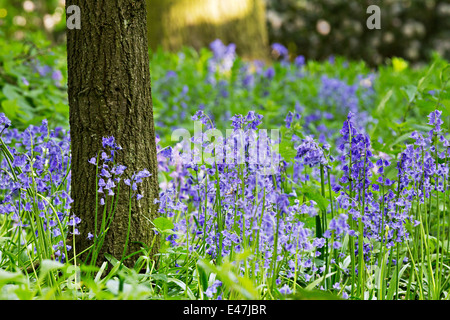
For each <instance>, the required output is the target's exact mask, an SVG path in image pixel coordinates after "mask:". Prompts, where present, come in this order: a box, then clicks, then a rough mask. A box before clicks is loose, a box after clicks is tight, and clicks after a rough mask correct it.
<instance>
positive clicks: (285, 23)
mask: <svg viewBox="0 0 450 320" xmlns="http://www.w3.org/2000/svg"><path fill="white" fill-rule="evenodd" d="M64 2H65V0H25V1H24V0H0V28H1V30H2V34H3V36H4V37H14V38H16V39H19V40H20V39H25V38H26V35H27V33H29V32H30V31H38V32H42V33H43V34H45V36H46V38H47V39H49V40H51V41H52V42H62V41H64V32H65V14H64ZM235 2H236V3H235ZM206 3H207V4H208V5H206ZM216 3H217V4H216ZM220 3H221V2H220V1H218V0H147V4H148V7H149V8H152V10H149V12H151V13H152V14H151V15H150V14H149V29H150V32H149V34H150V40H151V42H152V44H151V47H152V48H153V49H155V48H156V47H157V46H162V47H163V48H167V49H173V50H179V49H180V47H181V44H180V43H179V42H180V40H181V41H182V45H188V46H192V47H194V48H196V49H199V48H201V47H206V46H207V45H208V44H209V43H210V42H212V41H213V40H214V39H215V38H220V39H222V41H223V42H224V43H226V44H228V43H232V42H233V43H238V44H240V45H237V52H238V54H239V55H241V56H243V55H245V53H246V52H245V51H249V50H252V46H251V45H250V44H249V45H248V46H247V45H245V44H244V42H243V41H241V40H242V39H246V41H247V42H249V43H251V42H256V41H255V37H257V39H260V40H261V39H262V40H261V41H258V42H265V43H267V40H266V38H267V33H268V40H269V41H268V43H275V42H277V43H281V44H283V45H284V46H286V47H288V49H289V52H290V53H291V55H293V56H292V58H295V57H296V56H297V55H303V56H304V57H305V58H306V59H314V60H323V59H327V58H328V57H329V56H331V55H341V56H344V57H347V58H349V59H353V60H356V59H363V60H364V61H366V62H367V63H368V64H369V65H372V66H375V65H377V64H381V63H383V62H385V58H391V57H394V56H395V57H402V58H404V59H406V60H408V61H410V62H413V63H421V62H427V61H429V60H430V59H431V56H432V53H433V51H436V52H438V53H439V55H441V56H442V57H443V58H445V59H447V60H449V59H450V1H449V0H383V1H379V0H351V1H349V0H240V1H237V0H227V2H226V3H227V5H226V6H224V5H223V3H222V4H220ZM262 3H263V4H265V7H266V8H265V13H264V9H261V8H260V7H261V4H262ZM372 4H375V5H378V6H379V7H380V9H381V30H369V29H368V28H367V27H366V20H367V18H368V17H369V16H370V14H368V13H366V10H367V7H368V6H370V5H372ZM246 7H249V8H253V9H252V10H248V11H249V15H247V16H246V17H244V18H245V19H247V20H252V23H253V24H258V23H259V20H260V19H257V18H256V17H255V16H257V15H260V14H264V15H265V17H266V29H267V30H262V31H259V32H257V31H255V30H250V31H249V30H248V29H249V28H250V27H248V28H247V27H246V26H245V24H239V23H240V22H239V21H237V20H236V21H234V20H233V21H232V23H223V26H222V27H221V28H219V27H217V26H216V27H215V28H212V27H211V23H210V22H211V21H212V20H214V19H215V20H218V19H219V18H220V19H221V20H224V19H225V18H227V17H228V16H231V15H232V13H233V12H234V11H236V10H234V9H238V8H241V9H242V8H246ZM180 8H181V9H183V8H184V9H183V10H184V12H183V10H180ZM195 8H197V9H198V8H201V10H200V9H198V10H197V9H195ZM233 8H234V9H233ZM256 8H258V9H256ZM174 13H176V14H177V15H178V16H177V17H176V16H174ZM189 16H190V18H189ZM194 17H196V18H194ZM208 17H209V18H208ZM221 17H222V18H223V19H222V18H221ZM197 18H198V19H197ZM195 19H197V20H201V21H194V20H195ZM220 19H219V20H220ZM245 19H241V20H245ZM206 20H208V25H205V23H204V22H205V21H206ZM166 22H167V23H166ZM167 25H171V26H172V27H170V28H169V27H167ZM197 25H198V26H200V27H199V28H195V27H193V26H197ZM236 25H237V26H238V28H240V29H242V30H240V31H239V30H236V29H237V28H236ZM247 25H248V26H250V25H252V24H247ZM183 28H184V29H189V30H190V31H189V32H185V33H182V32H181V31H180V30H182V29H183ZM224 29H228V30H225V31H224ZM230 29H231V31H230ZM193 30H194V31H195V32H194V31H193ZM201 32H203V33H204V34H203V35H202V34H199V33H201ZM249 33H251V35H252V36H251V37H247V38H246V37H245V35H247V34H249ZM162 35H164V36H165V39H163V37H162ZM170 35H172V38H171V37H170ZM192 35H195V39H194V37H193V36H192ZM249 39H252V40H253V41H252V40H249ZM246 47H248V50H243V49H242V48H246ZM258 50H260V47H259V48H258ZM256 56H260V55H259V54H256Z"/></svg>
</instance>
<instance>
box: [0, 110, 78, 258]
mask: <svg viewBox="0 0 450 320" xmlns="http://www.w3.org/2000/svg"><path fill="white" fill-rule="evenodd" d="M10 123H11V122H10V121H9V120H8V119H7V118H6V117H5V115H4V114H0V128H1V129H0V132H1V136H0V149H1V152H0V153H1V162H0V168H1V171H0V214H1V215H2V221H3V229H2V230H8V232H7V235H8V236H10V237H11V243H12V246H13V251H15V252H21V250H23V248H22V245H24V244H29V246H28V247H27V252H26V254H27V256H28V259H30V261H31V259H32V255H33V254H35V253H36V254H37V255H38V256H39V257H40V258H41V259H43V258H47V259H50V258H54V259H57V260H60V261H64V260H65V258H66V254H67V251H70V249H71V247H70V246H69V245H65V238H66V236H67V234H68V233H69V232H70V233H74V234H77V233H78V230H77V228H76V226H77V225H78V224H79V223H80V220H79V218H78V217H75V216H71V215H70V208H71V203H72V202H73V200H72V199H71V197H70V190H69V186H70V164H71V156H70V138H69V135H68V133H67V132H66V131H65V130H63V129H61V128H56V129H54V130H50V129H49V128H48V123H47V121H46V120H44V121H43V122H42V125H41V126H30V127H28V128H27V129H26V130H25V131H23V132H19V131H17V130H16V129H12V128H10V127H9V126H10ZM34 237H36V238H34ZM36 239H37V240H36ZM3 259H4V258H3Z"/></svg>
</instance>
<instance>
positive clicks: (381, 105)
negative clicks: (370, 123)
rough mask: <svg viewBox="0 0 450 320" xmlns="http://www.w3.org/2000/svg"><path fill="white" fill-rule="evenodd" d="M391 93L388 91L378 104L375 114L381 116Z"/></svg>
mask: <svg viewBox="0 0 450 320" xmlns="http://www.w3.org/2000/svg"><path fill="white" fill-rule="evenodd" d="M392 93H393V91H392V90H389V91H388V92H387V93H386V94H385V96H384V97H383V99H382V100H381V101H380V103H379V104H378V107H377V109H376V112H377V114H381V113H382V112H383V110H384V107H385V106H386V102H388V101H389V99H390V98H391V96H392Z"/></svg>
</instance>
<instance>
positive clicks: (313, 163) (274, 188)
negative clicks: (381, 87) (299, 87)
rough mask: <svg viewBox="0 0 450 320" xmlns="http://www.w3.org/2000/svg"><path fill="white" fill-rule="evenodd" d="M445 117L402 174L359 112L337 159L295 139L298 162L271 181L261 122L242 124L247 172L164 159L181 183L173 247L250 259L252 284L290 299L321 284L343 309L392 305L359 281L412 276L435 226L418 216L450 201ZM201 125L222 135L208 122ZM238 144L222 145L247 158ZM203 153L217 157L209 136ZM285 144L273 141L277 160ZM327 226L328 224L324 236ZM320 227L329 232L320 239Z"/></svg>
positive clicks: (236, 122) (433, 117)
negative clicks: (261, 280)
mask: <svg viewBox="0 0 450 320" xmlns="http://www.w3.org/2000/svg"><path fill="white" fill-rule="evenodd" d="M440 116H441V112H440V111H435V112H433V113H432V114H430V116H429V123H428V124H429V125H432V126H434V128H433V129H432V130H431V131H430V132H428V134H427V135H426V136H425V137H424V136H422V134H420V133H418V132H414V133H413V134H412V136H411V138H412V139H413V140H415V141H416V142H415V144H414V145H416V147H414V146H413V145H406V149H405V151H403V152H402V153H401V154H400V155H399V157H398V159H397V163H395V162H394V161H393V160H392V159H390V158H388V157H387V156H385V155H383V154H381V156H376V153H375V151H374V150H373V147H372V145H371V141H370V138H369V136H368V135H367V134H366V133H365V132H364V131H361V130H359V129H358V128H357V127H356V126H355V115H354V114H353V113H352V112H349V114H348V117H347V119H346V120H345V121H344V123H343V127H342V129H341V130H340V135H341V138H340V139H338V140H337V141H339V142H340V144H339V145H338V146H337V148H333V147H331V146H330V145H328V144H327V143H326V142H324V143H322V144H321V143H319V142H318V141H317V140H316V138H314V137H313V136H305V137H302V138H300V137H294V138H293V139H294V140H295V144H294V145H295V149H296V152H297V153H296V155H295V156H294V157H292V158H290V159H281V158H280V162H279V163H278V169H280V168H281V170H276V171H271V172H269V173H267V171H264V170H261V168H262V167H261V166H260V164H258V163H256V164H255V163H252V162H251V156H250V155H251V153H250V152H249V151H250V150H251V148H252V147H254V146H257V145H258V144H257V142H258V139H259V138H260V137H259V136H258V134H259V133H262V132H263V130H261V129H259V125H260V123H261V122H262V119H263V117H262V116H261V115H259V114H257V113H255V112H250V113H249V114H247V115H246V116H244V115H239V114H237V115H234V116H233V117H232V118H231V121H232V123H231V127H232V128H233V130H234V132H239V134H241V136H240V137H241V138H242V139H241V142H242V147H243V150H244V151H245V152H244V158H243V162H240V163H239V162H236V161H234V162H231V163H230V162H228V163H225V162H223V161H222V162H217V161H216V162H215V161H212V162H211V161H209V162H207V161H205V162H202V163H200V164H199V163H196V162H195V161H191V162H188V163H183V159H193V157H184V158H183V156H181V155H180V154H177V153H172V154H171V157H170V159H169V158H166V159H164V157H161V158H160V162H161V163H164V165H163V166H161V165H160V168H162V167H164V171H166V172H171V168H176V177H177V180H176V181H177V183H173V184H171V185H166V188H165V190H164V191H163V192H162V194H161V206H160V212H161V214H162V215H164V216H166V217H169V218H172V219H173V220H174V222H175V228H174V230H175V231H176V232H177V233H176V235H174V234H172V235H170V236H168V237H167V239H166V240H167V241H168V242H169V243H170V245H171V246H173V247H182V246H186V245H188V244H189V247H188V250H189V251H190V252H197V253H198V254H200V255H201V256H205V255H206V256H207V257H209V258H210V259H213V260H214V261H220V260H221V258H222V259H223V258H225V257H231V260H232V258H233V256H234V255H236V254H237V253H241V252H243V250H244V251H245V250H250V251H251V252H252V255H251V258H249V260H248V261H247V264H246V265H245V266H244V265H243V264H242V263H241V264H240V265H239V267H240V268H241V270H242V272H243V275H244V274H245V273H246V272H247V273H250V274H260V275H261V277H265V278H267V279H272V278H273V279H278V277H279V276H282V277H283V278H284V279H285V281H284V282H283V283H282V284H281V283H280V281H279V280H277V281H274V282H273V283H274V286H276V287H278V290H279V292H280V293H283V294H286V293H291V292H292V291H295V286H294V285H293V283H294V282H295V281H303V282H305V283H312V282H313V281H315V280H319V279H322V281H316V282H315V283H316V287H317V288H319V289H325V290H330V291H335V292H338V293H339V294H341V295H342V296H343V297H348V296H350V297H358V296H360V295H362V296H363V297H365V298H367V297H369V296H370V297H377V298H379V299H383V298H384V296H383V292H384V294H385V293H386V290H388V289H387V287H388V284H387V282H386V281H384V280H383V281H381V282H379V283H376V284H375V285H376V286H377V288H379V289H377V290H375V289H374V287H372V289H368V287H366V286H365V284H364V283H363V282H359V283H358V278H359V277H361V278H359V279H362V280H361V281H364V279H367V277H369V278H370V277H374V275H375V274H379V273H380V272H382V273H385V274H386V276H387V275H388V273H387V272H389V271H387V270H396V269H395V268H399V267H400V266H399V265H408V263H410V262H409V261H411V258H414V257H413V256H414V255H415V254H417V252H416V251H413V250H412V249H411V247H412V246H413V244H414V241H417V239H414V237H413V235H416V236H417V234H418V233H420V228H422V227H423V225H424V223H426V221H427V219H430V218H429V217H428V218H425V217H421V216H418V213H417V211H416V210H415V208H416V206H417V205H421V204H422V205H423V204H426V203H427V201H429V203H432V202H433V201H434V200H433V199H434V198H433V197H435V196H437V193H438V192H440V193H441V194H443V195H444V194H446V192H448V187H447V182H446V181H447V177H448V165H447V162H448V161H447V160H448V146H449V145H450V144H449V143H448V140H447V139H446V138H445V137H444V136H443V135H442V134H441V125H442V120H441V119H440ZM294 118H295V113H291V114H290V115H288V116H287V117H286V125H287V126H288V127H289V126H290V125H292V123H293V121H294ZM300 118H301V117H297V120H298V119H300ZM193 119H194V120H199V121H203V122H204V123H205V124H206V123H209V124H210V127H209V128H214V124H213V122H211V121H209V120H208V116H207V115H206V114H205V113H204V112H203V111H200V112H198V113H197V114H196V115H195V116H194V117H193ZM236 137H237V136H233V135H232V136H230V137H227V138H228V139H230V140H227V139H224V140H220V143H221V146H223V149H224V150H226V151H227V152H231V151H232V150H233V149H230V148H227V145H228V144H230V145H233V146H236V145H235V144H232V143H231V142H233V143H234V142H235V141H234V140H236ZM231 139H233V140H231ZM193 142H196V143H200V144H201V145H202V146H204V147H205V148H208V146H209V141H207V140H206V136H203V137H201V139H200V140H195V139H193ZM279 142H280V141H271V144H270V147H269V148H268V149H267V154H271V153H272V152H273V150H271V149H276V147H275V146H276V145H277V143H279ZM438 144H440V145H441V146H439V145H438ZM174 150H180V147H179V146H177V147H175V148H174ZM216 150H217V149H216ZM225 153H226V152H225ZM232 154H233V155H235V153H232ZM184 156H185V155H184ZM221 159H222V158H221ZM236 159H238V158H236ZM236 159H234V160H236ZM437 159H438V160H439V162H437V161H436V160H437ZM209 160H211V159H209ZM392 167H397V168H398V173H397V176H396V177H392V175H389V177H388V175H387V173H388V171H389V170H391V168H392ZM320 168H321V170H322V175H321V174H320ZM310 174H312V176H310ZM302 176H303V178H302V179H300V177H302ZM181 177H183V178H181ZM296 177H297V178H296ZM305 177H306V178H305ZM311 177H312V178H311ZM308 185H309V186H310V187H309V188H306V186H308ZM320 185H322V188H320ZM327 185H328V187H327V188H328V189H327V191H326V192H325V187H326V186H327ZM305 188H306V189H305ZM311 188H312V189H311ZM305 190H307V191H305ZM311 190H316V191H317V192H314V191H311ZM320 190H321V191H320ZM443 195H441V196H440V197H441V198H442V197H443ZM327 199H328V201H327ZM218 208H219V209H218ZM318 216H320V218H321V219H322V221H321V222H320V224H319V225H317V224H316V225H314V223H312V221H314V219H316V218H317V217H318ZM319 221H320V220H319ZM428 223H429V222H428ZM317 226H320V227H321V228H323V229H322V230H321V232H322V233H321V234H318V233H317V230H316V228H317ZM428 227H429V228H430V229H431V225H428ZM442 236H444V235H443V234H441V237H442ZM408 248H410V249H408ZM414 250H417V247H416V248H415V249H414ZM218 255H221V257H219V256H218ZM411 255H413V256H411ZM416 258H417V257H416ZM389 268H391V269H389ZM325 275H328V276H327V278H326V280H325V277H324V276H325ZM321 277H323V278H321ZM371 279H372V278H371ZM373 281H374V280H373ZM269 282H270V281H269ZM357 283H358V284H357ZM390 285H391V286H394V285H397V288H396V289H395V290H396V291H391V292H396V294H397V298H398V295H399V293H398V291H399V290H400V289H399V288H400V285H399V280H398V279H397V283H396V284H395V283H391V284H390ZM210 292H211V291H208V294H210ZM380 292H381V293H380ZM367 295H369V296H367Z"/></svg>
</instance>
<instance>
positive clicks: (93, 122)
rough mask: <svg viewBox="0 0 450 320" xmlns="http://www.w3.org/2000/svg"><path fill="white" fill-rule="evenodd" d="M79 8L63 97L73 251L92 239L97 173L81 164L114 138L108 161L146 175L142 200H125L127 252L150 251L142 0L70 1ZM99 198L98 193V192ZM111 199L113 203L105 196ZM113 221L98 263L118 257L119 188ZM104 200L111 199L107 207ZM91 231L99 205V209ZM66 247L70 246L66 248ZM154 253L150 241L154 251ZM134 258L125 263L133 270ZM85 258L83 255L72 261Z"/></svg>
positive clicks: (150, 138) (153, 210)
mask: <svg viewBox="0 0 450 320" xmlns="http://www.w3.org/2000/svg"><path fill="white" fill-rule="evenodd" d="M69 5H77V6H79V8H80V9H81V30H76V29H74V30H67V63H68V94H69V107H70V135H71V144H72V171H71V196H72V199H73V200H74V202H73V203H72V212H73V214H74V215H75V216H77V217H79V218H81V223H80V225H79V226H78V230H79V233H80V234H79V235H76V236H75V248H74V249H75V250H76V253H77V254H78V253H80V252H82V251H83V250H85V249H86V248H88V247H89V246H91V245H92V244H93V241H94V240H89V239H87V236H88V233H91V234H95V230H94V229H95V227H94V225H95V208H96V190H97V188H96V168H95V166H94V165H92V164H90V163H88V161H89V159H91V158H92V157H95V156H97V153H98V152H99V150H101V149H102V138H103V137H107V136H113V137H115V139H116V141H117V143H118V144H119V145H120V146H122V148H123V150H122V151H120V152H118V153H116V157H115V162H116V163H120V164H122V165H125V166H127V170H126V172H127V173H128V175H129V176H131V175H132V174H133V173H134V172H138V171H141V170H143V169H147V170H149V171H150V172H151V174H152V176H151V177H150V178H147V179H144V181H143V183H142V184H140V185H139V189H138V191H137V192H138V193H139V194H142V195H143V196H144V198H142V199H141V200H140V201H137V200H136V198H133V199H132V201H131V224H130V225H131V229H130V240H129V243H128V250H127V253H126V255H129V254H131V253H133V252H136V251H138V250H140V249H141V247H142V244H144V245H146V246H150V245H151V244H152V241H153V240H154V237H155V234H154V232H153V231H152V225H151V223H150V221H152V220H153V219H155V218H156V217H157V214H158V205H157V204H155V203H154V199H157V198H158V193H159V192H158V175H157V160H156V143H155V130H154V121H153V107H152V99H151V85H150V70H149V56H148V42H147V27H146V20H147V16H146V4H145V1H133V0H115V1H111V0H95V1H93V0H72V1H67V2H66V9H67V7H68V6H69ZM100 196H102V195H100ZM105 198H107V199H109V200H108V201H111V200H112V198H111V197H108V196H107V195H105ZM116 199H117V201H118V202H117V209H116V211H115V215H114V220H113V222H112V224H111V227H110V229H109V230H108V232H107V235H106V238H105V242H104V244H103V247H102V249H101V251H100V255H99V259H98V261H97V265H100V264H101V263H102V262H103V261H105V258H104V253H109V254H111V255H112V256H114V257H115V258H116V259H119V260H120V259H121V257H122V253H123V250H124V246H125V242H126V238H127V230H128V220H129V217H128V212H129V209H128V206H129V189H128V187H127V186H126V185H125V184H124V183H123V179H122V181H121V183H120V193H119V194H116V195H115V196H114V200H116ZM109 203H111V202H109ZM98 212H99V213H98V224H97V226H98V227H97V228H98V230H97V233H98V232H99V228H100V221H101V215H102V212H103V207H102V206H100V205H99V210H98ZM69 244H70V245H71V244H72V243H69ZM157 250H158V241H155V242H154V246H153V253H155V252H156V251H157ZM138 256H139V255H135V256H133V257H132V258H129V259H127V260H126V261H125V265H128V266H132V265H133V264H134V262H135V261H136V259H137V258H138ZM80 258H81V259H83V258H86V253H85V254H83V255H81V256H80V257H78V258H77V259H80Z"/></svg>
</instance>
